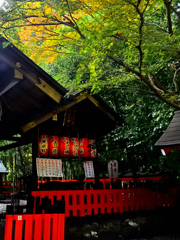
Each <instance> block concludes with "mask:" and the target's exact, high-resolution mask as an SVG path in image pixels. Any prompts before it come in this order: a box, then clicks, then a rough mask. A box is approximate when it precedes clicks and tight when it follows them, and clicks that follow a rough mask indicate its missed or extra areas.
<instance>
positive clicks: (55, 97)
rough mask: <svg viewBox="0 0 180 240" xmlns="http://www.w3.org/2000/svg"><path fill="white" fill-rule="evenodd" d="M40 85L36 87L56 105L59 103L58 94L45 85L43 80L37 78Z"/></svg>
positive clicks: (59, 97)
mask: <svg viewBox="0 0 180 240" xmlns="http://www.w3.org/2000/svg"><path fill="white" fill-rule="evenodd" d="M39 80H40V83H37V84H36V86H37V87H38V88H40V89H41V90H42V91H43V92H44V93H46V94H47V95H48V96H49V97H50V98H52V99H53V100H54V101H56V102H57V103H60V101H61V99H62V95H61V94H60V93H58V92H57V91H56V90H55V89H54V88H52V87H51V86H50V85H49V84H47V83H46V82H45V81H44V80H42V79H41V78H39Z"/></svg>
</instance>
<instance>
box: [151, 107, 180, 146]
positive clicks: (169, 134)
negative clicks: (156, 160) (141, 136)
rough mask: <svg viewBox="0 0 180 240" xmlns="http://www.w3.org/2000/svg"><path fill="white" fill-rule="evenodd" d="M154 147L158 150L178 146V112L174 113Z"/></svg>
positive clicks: (179, 125)
mask: <svg viewBox="0 0 180 240" xmlns="http://www.w3.org/2000/svg"><path fill="white" fill-rule="evenodd" d="M155 146H156V147H160V148H167V147H176V146H180V110H179V111H175V113H174V117H173V119H172V120H171V122H170V124H169V126H168V127H167V129H166V130H165V132H164V133H163V134H162V136H161V137H160V138H159V139H158V141H157V142H156V143H155Z"/></svg>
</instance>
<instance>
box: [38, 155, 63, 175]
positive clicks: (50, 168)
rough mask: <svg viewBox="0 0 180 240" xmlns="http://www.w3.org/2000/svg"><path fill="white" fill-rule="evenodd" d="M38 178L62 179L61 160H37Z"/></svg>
mask: <svg viewBox="0 0 180 240" xmlns="http://www.w3.org/2000/svg"><path fill="white" fill-rule="evenodd" d="M36 168H37V175H38V177H62V176H63V173H62V161H61V160H60V159H49V158H48V159H47V158H36Z"/></svg>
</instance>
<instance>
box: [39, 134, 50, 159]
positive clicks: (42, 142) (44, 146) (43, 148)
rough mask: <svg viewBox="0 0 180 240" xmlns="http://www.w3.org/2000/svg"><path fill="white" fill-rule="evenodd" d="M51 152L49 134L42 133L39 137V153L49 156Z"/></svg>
mask: <svg viewBox="0 0 180 240" xmlns="http://www.w3.org/2000/svg"><path fill="white" fill-rule="evenodd" d="M48 152H49V136H48V135H41V136H40V138H39V155H40V156H47V155H48Z"/></svg>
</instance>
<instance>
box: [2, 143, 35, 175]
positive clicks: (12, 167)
mask: <svg viewBox="0 0 180 240" xmlns="http://www.w3.org/2000/svg"><path fill="white" fill-rule="evenodd" d="M3 142H4V143H3ZM5 143H6V144H7V141H1V142H0V144H3V145H4V144H5ZM31 152H32V149H31V145H25V146H22V147H18V148H14V149H9V150H6V151H3V152H0V159H1V160H2V161H3V163H4V165H5V166H6V168H7V170H8V171H9V174H8V175H7V179H8V180H13V178H16V179H17V178H18V177H25V176H27V175H30V174H31V173H32V153H31Z"/></svg>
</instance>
